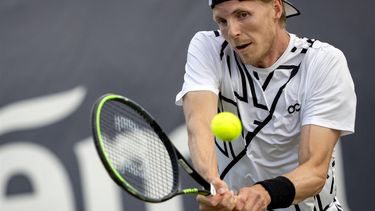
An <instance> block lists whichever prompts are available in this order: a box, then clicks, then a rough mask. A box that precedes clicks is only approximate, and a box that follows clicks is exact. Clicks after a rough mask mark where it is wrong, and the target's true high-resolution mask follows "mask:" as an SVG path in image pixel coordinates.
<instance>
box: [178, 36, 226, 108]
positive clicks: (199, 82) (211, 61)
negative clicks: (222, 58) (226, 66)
mask: <svg viewBox="0 0 375 211" xmlns="http://www.w3.org/2000/svg"><path fill="white" fill-rule="evenodd" d="M208 33H209V32H198V33H197V34H195V35H194V37H193V38H192V40H191V41H190V44H189V48H188V53H187V61H186V65H185V75H184V83H183V85H182V89H181V91H180V92H179V93H178V94H177V96H176V104H177V105H182V98H183V96H184V95H185V94H186V93H188V92H190V91H201V90H207V91H212V92H214V93H215V94H218V93H219V84H220V79H219V78H220V72H219V68H218V65H219V64H218V61H217V58H215V57H218V56H216V54H217V53H216V52H218V51H217V49H216V47H215V40H213V39H215V38H214V37H210V35H209V34H208ZM211 33H212V34H214V33H213V32H211Z"/></svg>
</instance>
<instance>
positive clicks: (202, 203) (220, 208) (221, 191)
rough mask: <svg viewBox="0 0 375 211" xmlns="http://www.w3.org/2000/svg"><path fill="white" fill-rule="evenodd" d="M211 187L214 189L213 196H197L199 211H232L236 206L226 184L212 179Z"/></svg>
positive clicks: (234, 199) (232, 194)
mask: <svg viewBox="0 0 375 211" xmlns="http://www.w3.org/2000/svg"><path fill="white" fill-rule="evenodd" d="M211 183H212V185H213V186H214V187H215V189H216V195H215V196H202V195H198V196H197V201H198V203H199V210H200V211H232V210H233V209H234V207H235V206H236V198H235V196H234V193H233V192H232V191H229V190H228V186H227V184H226V183H225V182H224V181H222V180H220V179H219V178H217V179H214V180H213V181H212V182H211Z"/></svg>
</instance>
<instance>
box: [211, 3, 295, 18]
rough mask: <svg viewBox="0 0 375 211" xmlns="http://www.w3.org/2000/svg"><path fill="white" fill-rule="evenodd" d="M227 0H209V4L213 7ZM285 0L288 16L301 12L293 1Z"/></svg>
mask: <svg viewBox="0 0 375 211" xmlns="http://www.w3.org/2000/svg"><path fill="white" fill-rule="evenodd" d="M225 1H229V0H208V5H209V6H210V7H211V8H214V7H215V5H217V4H220V3H222V2H225ZM283 2H284V7H285V13H286V17H287V18H289V17H292V16H296V15H299V14H301V13H300V12H299V10H298V9H297V8H296V7H295V6H294V5H293V4H292V3H290V2H289V1H287V0H283Z"/></svg>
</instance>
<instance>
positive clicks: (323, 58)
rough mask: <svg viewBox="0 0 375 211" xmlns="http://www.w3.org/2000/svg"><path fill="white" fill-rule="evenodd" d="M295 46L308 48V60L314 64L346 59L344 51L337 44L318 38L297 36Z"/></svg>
mask: <svg viewBox="0 0 375 211" xmlns="http://www.w3.org/2000/svg"><path fill="white" fill-rule="evenodd" d="M295 46H296V47H297V48H301V49H307V51H306V60H307V61H308V62H311V63H312V64H320V65H322V64H325V63H327V62H335V61H345V60H346V59H345V55H344V53H343V52H342V51H341V50H340V49H338V48H336V47H335V46H333V45H331V44H329V43H327V42H322V41H320V40H316V39H309V38H298V37H297V38H296V40H295Z"/></svg>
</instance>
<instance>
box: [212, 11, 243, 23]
mask: <svg viewBox="0 0 375 211" xmlns="http://www.w3.org/2000/svg"><path fill="white" fill-rule="evenodd" d="M243 11H245V10H244V9H240V8H237V9H235V10H234V11H233V12H231V13H230V14H229V15H234V14H237V13H239V12H243ZM218 19H225V18H223V17H221V16H217V15H214V16H213V20H214V21H217V20H218Z"/></svg>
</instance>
